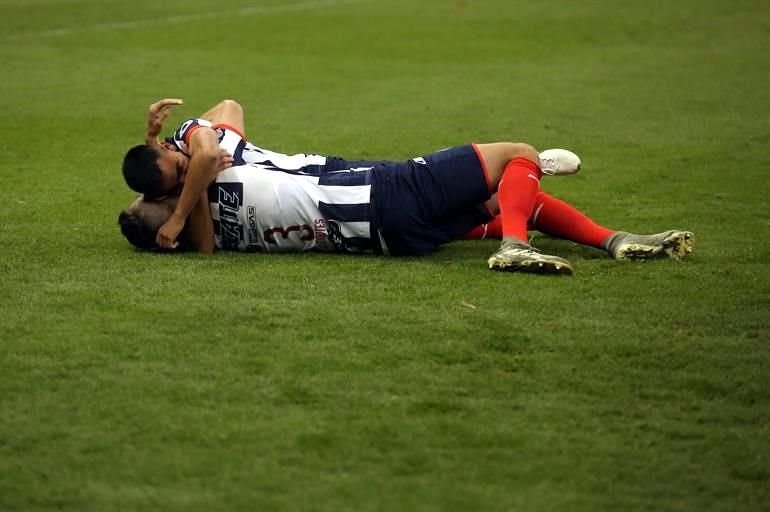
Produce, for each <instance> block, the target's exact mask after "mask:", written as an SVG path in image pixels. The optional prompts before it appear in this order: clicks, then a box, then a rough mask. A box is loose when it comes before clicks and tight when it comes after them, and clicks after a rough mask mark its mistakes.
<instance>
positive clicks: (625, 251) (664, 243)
mask: <svg viewBox="0 0 770 512" xmlns="http://www.w3.org/2000/svg"><path fill="white" fill-rule="evenodd" d="M694 244H695V236H693V234H692V233H691V232H690V231H678V230H675V229H672V230H669V231H664V232H663V233H657V234H654V235H634V234H632V233H626V232H625V231H618V232H617V233H615V234H614V235H612V236H611V237H609V238H608V239H607V240H606V241H605V242H604V244H602V245H603V246H604V247H605V249H607V252H608V253H609V254H610V256H611V257H612V258H614V259H616V260H650V259H655V258H673V259H675V260H678V259H681V258H684V257H685V256H688V255H689V254H690V253H692V249H693V246H694Z"/></svg>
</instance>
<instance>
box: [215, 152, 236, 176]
mask: <svg viewBox="0 0 770 512" xmlns="http://www.w3.org/2000/svg"><path fill="white" fill-rule="evenodd" d="M232 166H233V155H231V154H230V153H228V152H227V150H225V149H220V150H219V159H218V160H217V172H222V171H224V170H225V169H227V168H228V167H232Z"/></svg>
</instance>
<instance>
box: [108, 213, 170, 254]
mask: <svg viewBox="0 0 770 512" xmlns="http://www.w3.org/2000/svg"><path fill="white" fill-rule="evenodd" d="M118 224H120V232H121V233H123V236H124V237H126V240H128V241H129V243H130V244H131V245H133V246H134V247H136V248H137V249H145V250H148V251H151V250H155V249H159V248H160V247H159V246H158V244H157V243H155V236H156V235H157V234H158V229H157V228H155V229H153V228H151V227H150V226H148V225H147V224H146V223H145V222H144V220H142V218H141V217H140V216H139V215H137V214H136V213H134V212H131V211H128V210H123V211H122V212H120V215H119V216H118Z"/></svg>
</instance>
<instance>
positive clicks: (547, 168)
mask: <svg viewBox="0 0 770 512" xmlns="http://www.w3.org/2000/svg"><path fill="white" fill-rule="evenodd" d="M540 170H541V171H543V174H547V175H549V176H565V175H567V174H575V173H576V172H578V171H579V170H580V157H579V156H577V155H576V154H575V153H573V152H572V151H569V150H566V149H546V150H545V151H543V152H542V153H540Z"/></svg>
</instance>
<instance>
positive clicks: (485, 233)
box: [463, 215, 503, 240]
mask: <svg viewBox="0 0 770 512" xmlns="http://www.w3.org/2000/svg"><path fill="white" fill-rule="evenodd" d="M502 237H503V219H501V218H500V216H499V215H497V216H495V218H494V219H492V220H490V221H489V222H487V223H486V224H480V225H478V226H476V227H475V228H473V229H471V230H470V231H468V232H467V233H465V235H463V240H483V239H485V238H487V239H497V240H500V239H501V238H502Z"/></svg>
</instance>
